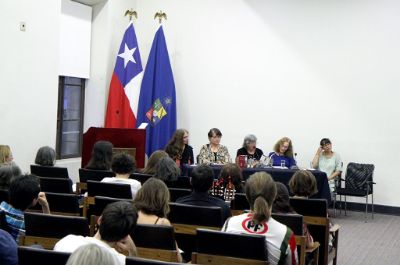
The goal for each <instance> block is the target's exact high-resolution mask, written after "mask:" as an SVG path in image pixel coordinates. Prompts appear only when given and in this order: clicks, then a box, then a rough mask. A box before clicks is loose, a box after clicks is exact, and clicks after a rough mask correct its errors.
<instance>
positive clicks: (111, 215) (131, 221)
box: [98, 201, 138, 242]
mask: <svg viewBox="0 0 400 265" xmlns="http://www.w3.org/2000/svg"><path fill="white" fill-rule="evenodd" d="M137 218H138V215H137V211H136V209H135V208H134V207H133V205H132V203H131V202H128V201H119V202H114V203H110V204H108V205H107V206H106V207H105V208H104V210H103V213H102V214H101V217H100V219H99V221H98V222H99V233H100V236H101V239H102V240H103V241H106V242H118V241H120V240H121V239H124V238H125V237H127V236H128V235H129V234H130V233H131V232H132V231H133V230H134V228H135V227H136V222H137Z"/></svg>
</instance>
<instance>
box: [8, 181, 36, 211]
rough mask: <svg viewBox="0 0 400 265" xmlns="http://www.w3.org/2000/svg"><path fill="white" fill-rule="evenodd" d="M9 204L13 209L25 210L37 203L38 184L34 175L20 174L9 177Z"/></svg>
mask: <svg viewBox="0 0 400 265" xmlns="http://www.w3.org/2000/svg"><path fill="white" fill-rule="evenodd" d="M8 192H9V197H10V204H11V206H12V207H14V208H15V209H18V210H21V211H25V210H26V209H27V208H29V207H30V206H34V205H35V204H36V203H37V200H38V196H39V192H40V185H39V179H38V177H36V176H35V175H21V176H17V177H14V178H12V179H11V183H10V188H9V190H8Z"/></svg>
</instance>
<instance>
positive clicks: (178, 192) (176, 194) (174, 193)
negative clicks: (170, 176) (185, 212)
mask: <svg viewBox="0 0 400 265" xmlns="http://www.w3.org/2000/svg"><path fill="white" fill-rule="evenodd" d="M168 189H169V194H170V195H171V202H176V200H177V199H178V198H180V197H183V196H187V195H190V194H191V193H192V190H189V189H180V188H168Z"/></svg>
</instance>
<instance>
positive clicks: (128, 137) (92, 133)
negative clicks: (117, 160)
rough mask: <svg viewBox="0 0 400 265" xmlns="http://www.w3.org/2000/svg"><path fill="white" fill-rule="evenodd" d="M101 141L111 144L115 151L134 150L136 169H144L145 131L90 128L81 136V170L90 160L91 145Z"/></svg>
mask: <svg viewBox="0 0 400 265" xmlns="http://www.w3.org/2000/svg"><path fill="white" fill-rule="evenodd" d="M101 140H103V141H109V142H111V143H112V144H113V145H114V147H115V148H117V149H126V148H134V149H136V157H135V160H136V167H137V168H143V167H144V154H145V147H146V130H142V129H117V128H95V127H90V128H89V130H87V132H86V133H84V134H83V141H82V164H81V167H82V168H84V167H85V166H86V165H87V163H88V162H89V160H90V156H91V154H92V149H93V145H94V144H95V143H96V142H97V141H101Z"/></svg>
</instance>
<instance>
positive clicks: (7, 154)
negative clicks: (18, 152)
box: [0, 145, 13, 165]
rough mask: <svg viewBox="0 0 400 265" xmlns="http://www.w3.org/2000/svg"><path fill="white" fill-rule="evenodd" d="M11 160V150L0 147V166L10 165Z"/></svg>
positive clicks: (7, 147)
mask: <svg viewBox="0 0 400 265" xmlns="http://www.w3.org/2000/svg"><path fill="white" fill-rule="evenodd" d="M12 160H13V155H12V152H11V148H10V146H8V145H0V165H1V164H7V163H10V162H11V161H12Z"/></svg>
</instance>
